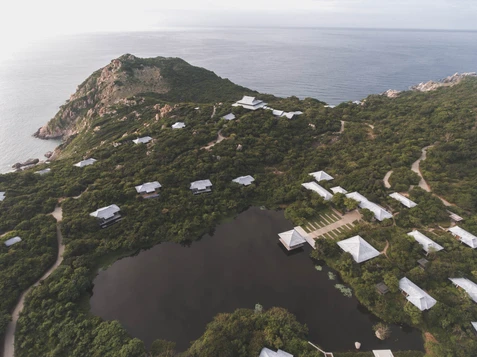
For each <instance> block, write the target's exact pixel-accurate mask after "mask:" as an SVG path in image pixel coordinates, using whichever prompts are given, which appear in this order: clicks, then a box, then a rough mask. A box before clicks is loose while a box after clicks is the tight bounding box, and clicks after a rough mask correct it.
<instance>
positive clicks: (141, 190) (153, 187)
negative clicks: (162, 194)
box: [135, 181, 162, 193]
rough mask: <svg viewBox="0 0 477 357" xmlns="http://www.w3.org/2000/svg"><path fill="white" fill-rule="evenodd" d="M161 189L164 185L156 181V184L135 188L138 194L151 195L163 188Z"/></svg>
mask: <svg viewBox="0 0 477 357" xmlns="http://www.w3.org/2000/svg"><path fill="white" fill-rule="evenodd" d="M161 187H162V185H161V184H160V183H159V182H157V181H154V182H147V183H143V184H142V185H139V186H136V187H135V188H136V191H137V193H151V192H154V191H156V189H157V188H161Z"/></svg>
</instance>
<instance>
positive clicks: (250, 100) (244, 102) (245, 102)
mask: <svg viewBox="0 0 477 357" xmlns="http://www.w3.org/2000/svg"><path fill="white" fill-rule="evenodd" d="M266 105H267V103H264V102H263V101H261V100H259V99H256V98H255V97H249V96H246V95H245V96H244V97H243V98H242V99H240V100H239V101H238V102H236V103H234V104H232V106H233V107H243V108H245V109H250V110H257V109H261V108H263V107H264V106H266Z"/></svg>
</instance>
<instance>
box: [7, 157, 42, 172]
mask: <svg viewBox="0 0 477 357" xmlns="http://www.w3.org/2000/svg"><path fill="white" fill-rule="evenodd" d="M39 162H40V160H39V159H28V160H27V161H25V162H17V163H16V164H14V165H12V168H13V169H15V170H18V169H20V168H22V167H24V166H33V165H36V164H38V163H39Z"/></svg>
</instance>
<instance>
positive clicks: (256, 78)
mask: <svg viewBox="0 0 477 357" xmlns="http://www.w3.org/2000/svg"><path fill="white" fill-rule="evenodd" d="M4 51H6V52H4ZM2 53H6V54H7V55H6V56H5V55H4V56H0V128H1V129H0V172H5V171H8V170H9V168H10V166H11V165H12V164H13V163H15V162H18V161H24V160H26V159H28V158H30V157H32V158H35V157H38V158H42V157H43V154H44V153H45V152H46V151H48V150H51V149H53V148H54V147H55V146H56V145H57V143H54V142H44V141H40V140H37V139H34V138H32V137H31V134H32V133H33V132H34V131H36V129H38V128H39V127H40V126H42V125H43V124H44V123H46V122H47V121H48V120H49V119H50V118H52V117H53V116H54V114H55V113H56V111H57V110H58V107H59V106H60V105H61V104H63V103H64V102H65V100H66V99H68V98H69V96H70V94H72V93H73V92H74V91H75V89H76V86H77V85H78V84H80V83H81V82H82V81H83V80H84V79H86V78H87V77H88V76H89V75H90V74H91V73H92V72H93V71H94V70H96V69H98V68H100V67H102V66H104V65H106V64H107V63H109V61H110V60H111V59H113V58H116V57H118V56H120V55H122V54H124V53H132V54H134V55H137V56H143V57H152V56H173V57H181V58H183V59H185V60H187V61H188V62H190V63H191V64H193V65H197V66H202V67H206V68H208V69H210V70H213V71H215V72H216V73H217V74H218V75H220V76H222V77H226V78H229V79H231V80H232V81H234V82H236V83H238V84H241V85H244V86H246V87H249V88H252V89H256V90H258V91H261V92H267V93H272V94H275V95H278V96H290V95H297V96H298V97H315V98H318V99H321V100H324V101H326V102H328V103H330V104H337V103H339V102H342V101H347V100H356V99H361V98H364V97H366V96H367V95H368V94H371V93H381V92H383V91H385V90H387V89H390V88H393V89H407V88H408V87H409V86H411V85H413V84H416V83H419V82H421V81H427V80H430V79H441V78H443V77H446V76H448V75H451V74H454V73H455V72H471V71H477V65H476V60H477V32H445V31H442V32H439V31H397V30H396V31H390V30H347V29H257V28H254V29H234V28H225V29H224V28H222V29H187V30H168V31H159V32H148V33H116V34H101V35H77V36H70V37H64V38H57V39H54V40H48V41H43V42H38V43H35V44H33V45H31V46H30V47H29V48H28V49H24V50H22V51H17V52H16V53H14V54H12V53H11V52H9V50H8V48H6V49H2Z"/></svg>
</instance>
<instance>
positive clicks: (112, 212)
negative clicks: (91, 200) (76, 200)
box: [89, 205, 121, 228]
mask: <svg viewBox="0 0 477 357" xmlns="http://www.w3.org/2000/svg"><path fill="white" fill-rule="evenodd" d="M119 211H120V209H119V207H118V206H117V205H110V206H107V207H102V208H99V209H97V210H96V211H94V212H92V213H90V214H89V215H90V216H92V217H96V218H97V219H98V220H99V225H100V226H101V228H106V227H108V226H110V225H112V224H113V223H116V222H118V221H119V220H120V219H121V215H120V214H119Z"/></svg>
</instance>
